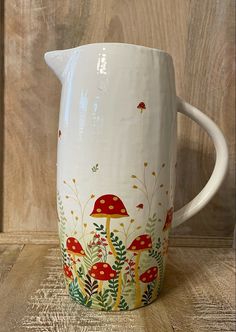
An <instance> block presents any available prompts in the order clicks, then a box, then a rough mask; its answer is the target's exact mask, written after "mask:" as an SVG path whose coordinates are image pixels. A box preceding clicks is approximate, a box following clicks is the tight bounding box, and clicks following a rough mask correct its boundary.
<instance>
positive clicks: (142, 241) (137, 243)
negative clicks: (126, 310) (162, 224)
mask: <svg viewBox="0 0 236 332" xmlns="http://www.w3.org/2000/svg"><path fill="white" fill-rule="evenodd" d="M151 248H152V239H151V236H150V235H148V234H143V235H140V236H138V237H136V238H135V239H134V240H133V242H132V243H131V245H130V246H129V247H128V248H127V251H128V250H129V251H133V252H134V253H136V254H137V256H136V258H135V270H134V273H135V293H136V301H135V307H136V308H138V307H139V306H140V303H141V288H140V283H139V262H140V256H141V253H142V252H143V251H147V250H150V249H151Z"/></svg>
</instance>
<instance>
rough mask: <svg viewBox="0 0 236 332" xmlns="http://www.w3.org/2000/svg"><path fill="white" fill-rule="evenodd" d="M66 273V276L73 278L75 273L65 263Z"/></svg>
mask: <svg viewBox="0 0 236 332" xmlns="http://www.w3.org/2000/svg"><path fill="white" fill-rule="evenodd" d="M63 269H64V274H65V276H66V278H68V279H71V280H73V273H72V271H71V269H70V267H69V266H68V265H66V264H65V265H64V268H63Z"/></svg>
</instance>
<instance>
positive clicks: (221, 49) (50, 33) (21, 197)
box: [2, 0, 235, 237]
mask: <svg viewBox="0 0 236 332" xmlns="http://www.w3.org/2000/svg"><path fill="white" fill-rule="evenodd" d="M234 9H235V2H234V1H233V0H224V1H215V0H204V1H202V2H201V5H199V1H197V0H193V1H189V0H178V1H172V0H158V1H155V0H149V1H145V0H129V1H128V0H92V1H91V0H86V1H85V0H70V1H69V0H66V1H65V0H50V1H49V0H42V1H39V0H32V1H30V5H29V3H28V1H27V0H19V1H17V2H16V1H5V51H4V52H5V136H4V141H5V142H4V144H5V145H4V223H3V225H2V228H3V231H4V232H19V231H22V232H27V231H29V232H34V231H36V232H38V231H40V232H41V231H49V232H51V231H55V230H56V227H57V226H56V219H57V218H56V208H55V172H56V166H55V165H56V136H57V121H58V109H59V95H60V85H59V82H58V81H57V79H56V77H54V75H53V74H52V73H51V72H50V71H49V69H48V68H47V67H46V65H45V63H44V60H43V54H44V52H45V51H46V50H54V49H64V48H70V47H74V46H78V45H81V44H86V43H92V42H104V41H106V42H126V43H134V44H142V45H145V46H150V47H157V48H161V49H164V50H166V51H168V52H169V53H171V54H172V56H173V59H174V64H175V68H176V86H177V92H178V94H179V95H181V96H182V97H184V98H185V99H186V100H187V101H188V102H190V103H192V104H193V105H195V106H197V107H199V108H200V109H202V110H203V111H204V112H205V113H206V114H207V115H209V116H210V117H212V118H213V119H214V120H215V121H216V123H217V124H218V125H219V126H220V127H221V129H222V130H223V132H224V134H225V136H226V138H227V141H228V145H229V149H230V166H229V172H228V176H227V179H226V180H225V182H224V185H223V186H222V188H221V189H220V191H219V193H218V194H217V195H216V196H215V197H214V199H213V200H212V201H211V203H210V204H209V205H208V206H207V207H206V208H205V209H204V210H202V212H200V213H199V214H198V215H197V216H195V217H193V218H192V219H191V221H189V222H187V223H185V224H184V225H182V226H180V227H179V228H178V229H176V230H175V232H174V233H173V234H178V235H193V236H196V235H199V236H203V235H206V236H217V237H225V236H227V237H231V236H232V233H233V227H234V219H235V204H234V183H235V181H234V177H235V165H234V157H235V140H234V137H235V136H234V132H235V127H234V126H235V119H234V88H235V80H234V35H235V31H234V30H235V29H234ZM213 164H214V151H213V147H212V143H211V142H210V140H209V138H208V137H207V135H206V134H205V133H203V132H202V130H201V129H200V128H198V127H197V126H196V125H195V124H193V123H192V122H191V121H190V120H188V119H185V118H184V117H183V116H182V117H179V154H178V165H179V166H178V177H177V192H176V207H180V206H182V205H183V204H184V203H185V202H187V201H188V200H190V199H191V198H192V197H193V196H194V195H195V194H197V192H198V191H199V190H200V189H201V188H202V187H203V185H204V184H205V183H206V181H207V179H208V178H209V175H210V173H211V171H212V168H213Z"/></svg>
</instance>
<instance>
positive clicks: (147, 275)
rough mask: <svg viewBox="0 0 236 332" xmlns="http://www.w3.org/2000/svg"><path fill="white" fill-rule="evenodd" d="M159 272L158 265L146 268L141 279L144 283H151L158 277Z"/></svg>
mask: <svg viewBox="0 0 236 332" xmlns="http://www.w3.org/2000/svg"><path fill="white" fill-rule="evenodd" d="M157 274H158V268H157V266H153V267H150V268H149V269H148V270H146V271H145V272H144V273H142V274H141V275H140V277H139V280H140V281H142V282H143V283H145V284H146V283H149V282H152V281H153V280H155V279H156V277H157Z"/></svg>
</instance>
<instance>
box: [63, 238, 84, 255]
mask: <svg viewBox="0 0 236 332" xmlns="http://www.w3.org/2000/svg"><path fill="white" fill-rule="evenodd" d="M66 248H67V251H68V252H69V253H71V254H73V255H76V256H85V252H84V250H83V247H82V246H81V244H80V243H79V241H78V240H77V239H76V238H74V237H68V239H67V240H66Z"/></svg>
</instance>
